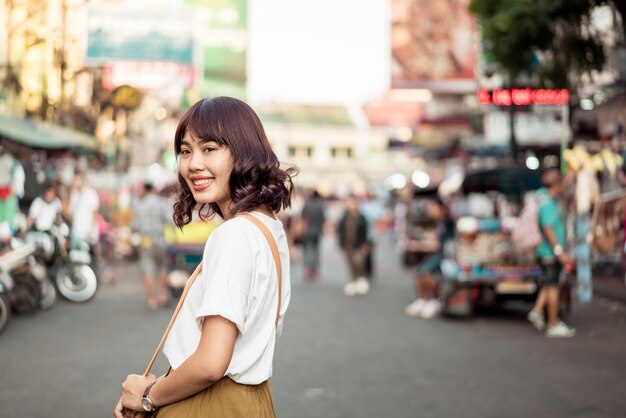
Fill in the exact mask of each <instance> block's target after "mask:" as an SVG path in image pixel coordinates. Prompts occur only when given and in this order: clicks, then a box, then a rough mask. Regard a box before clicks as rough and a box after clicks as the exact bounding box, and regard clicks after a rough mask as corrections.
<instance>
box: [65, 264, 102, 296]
mask: <svg viewBox="0 0 626 418" xmlns="http://www.w3.org/2000/svg"><path fill="white" fill-rule="evenodd" d="M56 285H57V289H58V290H59V293H61V296H63V297H64V298H65V299H67V300H69V301H71V302H87V301H88V300H90V299H91V298H93V297H94V295H95V294H96V290H98V279H97V278H96V273H94V271H93V270H92V269H91V267H89V266H88V265H86V264H81V265H79V266H75V267H74V269H73V274H72V273H71V272H70V269H68V268H67V267H61V268H60V269H59V270H58V271H57V274H56Z"/></svg>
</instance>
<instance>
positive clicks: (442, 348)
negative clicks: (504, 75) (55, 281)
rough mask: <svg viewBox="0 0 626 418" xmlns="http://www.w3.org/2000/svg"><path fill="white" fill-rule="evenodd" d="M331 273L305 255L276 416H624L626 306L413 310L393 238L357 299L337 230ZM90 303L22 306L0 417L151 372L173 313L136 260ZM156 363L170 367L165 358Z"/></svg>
mask: <svg viewBox="0 0 626 418" xmlns="http://www.w3.org/2000/svg"><path fill="white" fill-rule="evenodd" d="M322 247H323V250H322V265H323V268H322V273H321V279H320V280H319V281H318V282H315V283H305V282H304V281H303V280H302V278H301V276H302V271H301V270H302V268H301V266H300V265H299V264H298V263H294V265H293V273H292V283H293V298H292V301H291V305H290V309H289V312H288V315H287V320H286V321H287V322H286V324H285V330H284V335H283V337H282V339H281V340H280V341H279V344H278V348H277V354H276V362H275V365H276V366H275V373H274V375H275V376H274V378H273V380H272V383H273V388H274V396H275V401H276V408H277V415H278V416H279V417H285V418H317V417H331V418H332V417H529V416H541V417H617V416H622V414H623V412H624V411H625V410H626V399H625V398H624V396H623V394H624V389H626V387H625V386H624V373H625V372H626V357H625V356H624V353H626V308H625V307H624V305H620V304H618V303H617V302H613V301H609V300H606V299H601V298H595V299H594V300H593V302H592V303H591V304H588V305H585V306H579V305H576V306H575V307H574V309H573V312H572V313H571V315H570V317H569V318H568V319H569V323H571V324H572V325H573V326H575V327H576V328H577V329H578V335H577V336H576V337H575V338H573V339H566V340H551V339H547V338H545V337H544V336H543V335H541V334H539V333H537V332H536V331H534V330H533V328H532V327H531V326H530V324H529V323H527V321H526V318H525V313H526V310H525V309H527V307H526V306H519V307H512V308H511V309H510V310H507V311H504V312H495V313H494V312H491V313H483V314H480V315H478V316H477V317H476V318H473V319H467V320H452V319H446V318H435V319H432V320H423V319H419V318H412V317H407V316H405V314H404V312H403V310H404V307H405V305H406V304H408V303H409V302H411V300H412V299H413V290H412V284H411V280H410V279H411V272H410V271H407V270H403V269H402V268H401V267H400V264H399V261H398V260H399V258H398V256H397V255H396V254H394V253H393V251H392V249H391V247H390V244H389V242H388V240H387V239H381V240H379V244H378V246H377V253H376V262H377V268H376V271H377V276H376V279H375V282H374V284H373V287H372V291H371V293H370V294H369V295H367V296H364V297H355V298H347V297H346V296H344V294H343V292H342V285H343V283H344V281H345V280H346V279H347V275H348V272H347V268H346V266H345V265H344V262H343V259H342V258H341V253H340V251H338V249H337V247H336V245H335V243H334V242H333V241H332V240H331V239H328V238H327V239H326V240H325V241H324V243H323V245H322ZM115 269H116V277H117V281H116V282H115V283H106V284H103V285H102V286H101V289H100V291H99V293H98V294H97V296H96V298H95V299H94V300H93V301H91V302H89V303H87V304H84V305H80V304H71V303H68V302H64V301H57V304H56V305H55V306H54V307H53V308H52V310H51V311H42V312H38V313H37V314H36V315H35V317H15V320H14V321H13V322H12V323H11V325H10V326H9V327H8V328H7V329H6V330H5V332H4V333H3V334H2V336H1V337H0V347H1V349H0V364H1V365H2V375H3V378H2V379H0V405H2V407H1V408H0V417H7V418H9V417H10V418H20V417H25V418H26V417H28V418H37V417H59V418H61V417H63V418H73V417H84V416H86V415H89V416H93V417H109V416H111V412H112V409H113V407H114V405H115V402H116V400H117V396H118V395H119V384H120V383H121V381H122V380H123V378H124V376H125V375H126V374H127V373H129V372H135V373H142V372H143V368H144V367H145V365H146V363H147V361H148V360H149V358H150V356H151V354H152V350H153V349H154V347H155V346H156V344H157V342H158V339H159V338H160V335H161V332H162V330H163V329H164V327H165V325H166V323H167V321H168V319H169V315H170V310H169V309H167V310H159V311H157V312H154V313H153V312H149V311H148V310H147V308H146V306H145V301H144V292H143V289H142V287H141V283H140V281H139V272H138V266H137V265H136V264H128V265H121V264H120V265H117V266H115ZM155 370H158V371H164V370H165V363H164V360H163V357H161V358H160V360H159V362H158V364H157V366H156V367H155Z"/></svg>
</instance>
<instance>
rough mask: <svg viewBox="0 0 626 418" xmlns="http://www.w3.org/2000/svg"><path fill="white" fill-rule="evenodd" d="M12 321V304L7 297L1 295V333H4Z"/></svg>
mask: <svg viewBox="0 0 626 418" xmlns="http://www.w3.org/2000/svg"><path fill="white" fill-rule="evenodd" d="M10 321H11V304H10V303H9V299H8V298H7V297H6V296H5V295H0V332H2V331H3V330H4V329H5V328H6V327H7V326H8V325H9V322H10Z"/></svg>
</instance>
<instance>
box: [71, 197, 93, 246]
mask: <svg viewBox="0 0 626 418" xmlns="http://www.w3.org/2000/svg"><path fill="white" fill-rule="evenodd" d="M99 207H100V199H99V198H98V193H96V191H95V190H94V189H92V188H91V187H83V189H82V190H80V191H75V192H74V193H72V195H71V197H70V209H71V211H72V239H78V240H86V241H88V242H90V243H96V242H98V236H99V234H98V222H97V220H96V218H95V216H94V214H95V213H94V212H95V211H97V210H98V208H99Z"/></svg>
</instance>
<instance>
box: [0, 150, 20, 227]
mask: <svg viewBox="0 0 626 418" xmlns="http://www.w3.org/2000/svg"><path fill="white" fill-rule="evenodd" d="M24 182H25V174H24V167H22V165H21V164H20V162H19V161H18V160H17V159H16V158H15V157H14V156H13V155H11V154H10V153H9V152H8V151H7V149H6V148H5V146H4V144H3V143H2V142H0V224H2V223H3V222H6V223H7V225H8V227H9V228H10V229H11V232H15V231H14V230H15V215H16V214H17V212H18V208H19V199H21V198H22V196H24ZM22 226H23V225H22Z"/></svg>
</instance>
